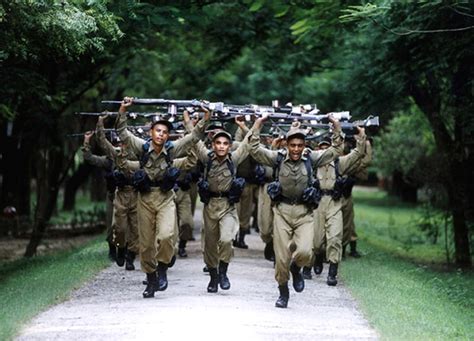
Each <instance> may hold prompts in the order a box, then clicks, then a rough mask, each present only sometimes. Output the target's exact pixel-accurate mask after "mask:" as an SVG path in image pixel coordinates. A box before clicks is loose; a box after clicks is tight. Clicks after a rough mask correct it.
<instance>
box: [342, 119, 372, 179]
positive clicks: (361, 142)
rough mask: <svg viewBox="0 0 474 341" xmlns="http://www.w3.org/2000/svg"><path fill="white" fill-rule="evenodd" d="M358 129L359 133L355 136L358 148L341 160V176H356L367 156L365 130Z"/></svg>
mask: <svg viewBox="0 0 474 341" xmlns="http://www.w3.org/2000/svg"><path fill="white" fill-rule="evenodd" d="M357 128H358V129H359V133H358V134H357V135H356V136H355V139H356V148H354V149H353V150H352V151H351V152H350V153H349V154H347V155H345V156H342V157H340V158H339V160H340V162H339V171H340V172H341V174H345V175H352V174H354V173H355V172H356V171H357V170H358V169H360V166H361V160H362V158H363V157H364V155H365V146H366V145H365V142H366V135H365V129H364V128H359V127H357Z"/></svg>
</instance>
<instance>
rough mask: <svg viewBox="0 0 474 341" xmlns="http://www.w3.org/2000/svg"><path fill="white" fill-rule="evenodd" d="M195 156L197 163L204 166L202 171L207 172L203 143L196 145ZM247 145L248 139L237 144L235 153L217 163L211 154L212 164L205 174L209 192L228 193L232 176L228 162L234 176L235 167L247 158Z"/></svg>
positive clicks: (206, 152)
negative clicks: (231, 165) (230, 163)
mask: <svg viewBox="0 0 474 341" xmlns="http://www.w3.org/2000/svg"><path fill="white" fill-rule="evenodd" d="M197 149H198V150H197V154H198V155H197V156H198V159H199V161H201V162H202V163H203V165H204V169H205V170H204V171H205V172H207V162H208V160H209V153H210V152H211V151H210V150H208V149H207V148H206V147H205V145H204V143H203V142H201V141H200V142H199V143H198V145H197ZM248 154H249V144H248V138H247V137H246V138H245V139H244V141H242V142H241V143H240V144H239V147H238V148H237V149H236V150H235V151H231V152H230V153H229V154H228V155H227V157H226V158H225V159H224V160H222V161H219V160H218V159H217V157H216V156H215V154H214V153H212V154H211V158H212V163H211V168H210V170H209V172H208V173H207V181H208V182H209V190H210V191H211V192H215V193H219V192H228V191H229V190H230V186H231V184H232V179H233V176H232V174H231V172H230V169H229V162H233V167H234V174H236V172H237V166H238V165H239V164H240V163H241V162H242V161H243V160H244V159H245V158H246V157H247V156H248Z"/></svg>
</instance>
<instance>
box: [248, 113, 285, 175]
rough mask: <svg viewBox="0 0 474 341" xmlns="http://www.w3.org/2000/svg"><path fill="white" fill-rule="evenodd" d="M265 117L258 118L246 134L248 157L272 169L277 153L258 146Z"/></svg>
mask: <svg viewBox="0 0 474 341" xmlns="http://www.w3.org/2000/svg"><path fill="white" fill-rule="evenodd" d="M265 119H266V117H265V116H263V117H260V118H258V119H257V120H256V121H255V123H254V125H253V127H252V129H250V132H249V134H248V139H249V144H250V155H251V156H252V157H253V158H254V159H255V160H256V161H257V162H258V163H261V164H262V165H264V166H270V167H273V165H274V164H275V162H276V159H277V156H278V151H274V150H269V149H267V148H265V147H263V146H262V145H261V144H260V130H261V129H262V125H263V121H264V120H265Z"/></svg>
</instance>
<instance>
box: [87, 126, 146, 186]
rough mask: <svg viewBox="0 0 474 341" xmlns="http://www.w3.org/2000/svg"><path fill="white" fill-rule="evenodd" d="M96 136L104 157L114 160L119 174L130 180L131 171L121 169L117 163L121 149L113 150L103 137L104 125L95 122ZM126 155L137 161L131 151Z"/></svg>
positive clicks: (124, 168)
mask: <svg viewBox="0 0 474 341" xmlns="http://www.w3.org/2000/svg"><path fill="white" fill-rule="evenodd" d="M96 134H97V138H98V143H99V147H100V148H101V149H102V150H103V151H104V153H105V155H106V156H107V157H108V158H110V159H111V160H114V164H115V166H116V168H117V169H118V170H119V171H120V172H122V173H123V174H124V175H125V176H126V177H128V178H131V177H132V176H133V171H132V170H130V169H128V168H127V167H123V165H122V164H121V163H119V162H117V157H118V155H119V153H121V149H120V148H115V147H114V146H113V145H112V143H110V142H109V141H108V140H107V138H106V137H105V130H104V125H103V124H102V123H100V122H97V126H96ZM128 149H129V148H128ZM126 155H127V157H128V158H129V159H130V160H132V161H138V158H137V156H136V155H135V154H133V153H132V152H131V150H129V151H128V152H127V153H126Z"/></svg>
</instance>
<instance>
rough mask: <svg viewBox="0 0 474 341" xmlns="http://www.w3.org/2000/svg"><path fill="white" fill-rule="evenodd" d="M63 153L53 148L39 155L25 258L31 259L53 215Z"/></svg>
mask: <svg viewBox="0 0 474 341" xmlns="http://www.w3.org/2000/svg"><path fill="white" fill-rule="evenodd" d="M63 158H64V156H63V152H62V150H61V149H60V148H58V147H56V146H54V147H52V148H51V149H49V150H42V151H41V152H40V153H39V157H38V162H37V188H36V191H37V202H36V211H35V220H34V222H33V231H32V234H31V238H30V242H29V243H28V246H27V247H26V251H25V257H33V256H34V255H35V254H36V249H37V248H38V245H39V243H40V242H41V240H42V238H43V235H44V232H45V230H46V226H47V223H48V221H49V219H50V218H51V215H52V214H53V211H54V208H55V206H56V201H57V198H58V192H59V183H58V180H59V177H60V174H61V169H62V165H63Z"/></svg>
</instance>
